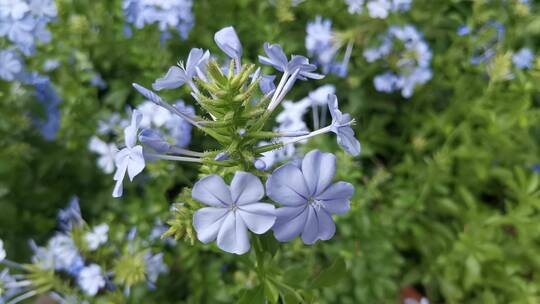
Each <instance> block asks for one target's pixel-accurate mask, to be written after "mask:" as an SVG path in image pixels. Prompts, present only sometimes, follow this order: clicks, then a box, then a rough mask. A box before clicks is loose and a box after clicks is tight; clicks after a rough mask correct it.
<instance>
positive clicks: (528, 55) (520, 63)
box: [512, 48, 534, 69]
mask: <svg viewBox="0 0 540 304" xmlns="http://www.w3.org/2000/svg"><path fill="white" fill-rule="evenodd" d="M533 60H534V53H533V52H532V50H531V49H529V48H522V49H520V50H519V51H518V52H517V53H515V54H514V55H512V62H513V63H514V65H515V66H516V67H517V68H518V69H530V68H532V66H533Z"/></svg>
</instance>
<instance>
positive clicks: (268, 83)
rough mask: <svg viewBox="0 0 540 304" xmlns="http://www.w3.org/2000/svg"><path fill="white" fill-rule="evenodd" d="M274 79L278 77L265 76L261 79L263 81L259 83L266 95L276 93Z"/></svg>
mask: <svg viewBox="0 0 540 304" xmlns="http://www.w3.org/2000/svg"><path fill="white" fill-rule="evenodd" d="M274 79H276V75H263V76H262V77H261V80H260V81H259V88H260V89H261V92H263V94H264V95H266V94H270V93H272V92H273V91H275V89H276V85H275V84H274Z"/></svg>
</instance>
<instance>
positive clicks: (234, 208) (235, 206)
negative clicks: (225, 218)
mask: <svg viewBox="0 0 540 304" xmlns="http://www.w3.org/2000/svg"><path fill="white" fill-rule="evenodd" d="M236 210H238V206H237V205H236V203H232V205H231V207H230V208H229V211H232V212H236Z"/></svg>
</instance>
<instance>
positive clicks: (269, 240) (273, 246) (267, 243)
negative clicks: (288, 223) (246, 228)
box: [260, 232, 279, 257]
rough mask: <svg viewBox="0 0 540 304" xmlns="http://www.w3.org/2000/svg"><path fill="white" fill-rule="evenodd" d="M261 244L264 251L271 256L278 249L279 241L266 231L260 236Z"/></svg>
mask: <svg viewBox="0 0 540 304" xmlns="http://www.w3.org/2000/svg"><path fill="white" fill-rule="evenodd" d="M260 240H261V245H262V248H263V251H264V252H268V253H270V255H271V256H272V257H273V256H274V255H276V252H277V251H278V249H279V242H278V241H277V240H276V238H274V236H273V235H272V233H270V232H267V233H265V234H263V235H262V236H261V237H260Z"/></svg>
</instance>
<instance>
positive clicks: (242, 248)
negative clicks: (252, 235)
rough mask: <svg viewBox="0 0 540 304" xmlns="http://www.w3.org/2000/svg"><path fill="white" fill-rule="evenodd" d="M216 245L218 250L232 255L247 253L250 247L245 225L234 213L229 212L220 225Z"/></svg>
mask: <svg viewBox="0 0 540 304" xmlns="http://www.w3.org/2000/svg"><path fill="white" fill-rule="evenodd" d="M217 245H218V247H219V248H220V249H222V250H224V251H226V252H230V253H234V254H244V253H246V252H248V251H249V248H250V247H251V245H250V244H249V236H248V231H247V227H246V224H245V223H244V221H243V220H242V218H241V217H240V216H238V215H237V214H235V212H229V213H228V215H227V217H226V218H225V221H224V222H223V224H222V225H221V228H220V229H219V232H218V236H217Z"/></svg>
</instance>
